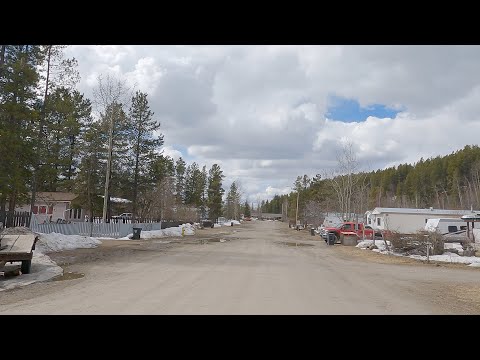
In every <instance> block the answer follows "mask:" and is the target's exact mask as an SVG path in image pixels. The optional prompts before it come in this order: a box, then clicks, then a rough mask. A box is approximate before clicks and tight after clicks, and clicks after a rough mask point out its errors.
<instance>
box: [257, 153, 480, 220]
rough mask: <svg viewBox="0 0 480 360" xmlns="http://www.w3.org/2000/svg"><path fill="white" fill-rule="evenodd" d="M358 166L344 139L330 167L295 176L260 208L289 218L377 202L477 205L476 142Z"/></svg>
mask: <svg viewBox="0 0 480 360" xmlns="http://www.w3.org/2000/svg"><path fill="white" fill-rule="evenodd" d="M358 168H359V163H358V161H357V159H356V157H355V153H354V151H353V149H352V146H351V144H350V145H349V144H347V145H345V146H344V147H343V149H342V151H341V153H340V154H339V155H338V157H337V167H336V168H335V169H334V170H332V171H330V172H326V171H324V172H323V174H317V175H315V176H313V177H310V176H308V175H306V174H305V175H303V176H298V177H297V179H296V180H295V182H294V184H293V187H294V189H295V190H294V191H292V192H291V193H290V194H288V195H281V196H280V195H275V196H274V197H273V199H271V200H270V201H266V202H265V201H263V202H262V204H261V211H263V212H274V213H281V212H282V210H283V212H284V214H285V215H286V217H288V218H289V219H290V220H295V219H296V217H297V213H298V218H299V220H301V221H304V222H308V223H315V221H318V219H319V218H321V216H322V214H323V213H325V212H336V213H339V214H342V216H343V217H344V218H352V217H354V216H356V214H364V213H365V211H367V210H372V209H373V208H375V207H405V208H429V207H434V208H437V209H471V208H473V209H474V210H475V209H477V210H478V209H480V147H479V146H477V145H466V146H465V147H464V148H463V149H460V150H457V151H454V152H452V153H450V154H449V155H446V156H437V157H431V158H428V159H423V158H420V160H418V161H417V162H415V163H413V164H407V163H404V164H400V165H398V166H393V167H389V168H386V169H383V170H375V171H369V172H368V171H358ZM297 198H298V212H297V207H296V203H297ZM352 220H353V219H352Z"/></svg>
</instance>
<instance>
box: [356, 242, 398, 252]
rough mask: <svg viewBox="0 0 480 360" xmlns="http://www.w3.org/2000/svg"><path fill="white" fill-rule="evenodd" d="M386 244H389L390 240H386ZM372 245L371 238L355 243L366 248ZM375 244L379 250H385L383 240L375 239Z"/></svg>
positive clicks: (361, 247) (358, 246)
mask: <svg viewBox="0 0 480 360" xmlns="http://www.w3.org/2000/svg"><path fill="white" fill-rule="evenodd" d="M387 244H388V246H390V241H387ZM371 245H373V240H363V241H360V242H359V243H358V244H357V248H360V249H366V248H367V247H369V246H371ZM375 245H376V246H377V248H378V250H379V251H383V250H386V249H387V248H386V247H385V242H384V241H383V240H375Z"/></svg>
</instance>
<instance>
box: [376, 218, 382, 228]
mask: <svg viewBox="0 0 480 360" xmlns="http://www.w3.org/2000/svg"><path fill="white" fill-rule="evenodd" d="M381 220H382V219H381V218H377V225H378V226H380V225H381Z"/></svg>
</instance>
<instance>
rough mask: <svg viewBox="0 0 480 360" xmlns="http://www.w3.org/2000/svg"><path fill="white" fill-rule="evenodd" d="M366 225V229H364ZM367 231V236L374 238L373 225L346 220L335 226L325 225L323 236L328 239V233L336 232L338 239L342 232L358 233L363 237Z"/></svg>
mask: <svg viewBox="0 0 480 360" xmlns="http://www.w3.org/2000/svg"><path fill="white" fill-rule="evenodd" d="M364 227H365V229H364ZM364 231H365V238H367V239H373V234H374V231H373V229H372V227H371V226H369V225H365V226H364V224H363V223H357V222H353V221H346V222H344V223H340V224H337V225H336V226H335V227H325V228H323V230H322V233H321V235H322V238H323V239H324V240H325V241H326V240H327V239H328V233H334V234H335V236H336V238H337V241H338V239H340V235H341V234H342V233H351V232H354V233H356V234H357V235H358V236H359V237H363V233H364Z"/></svg>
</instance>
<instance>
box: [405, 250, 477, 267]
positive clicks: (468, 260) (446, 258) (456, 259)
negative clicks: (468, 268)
mask: <svg viewBox="0 0 480 360" xmlns="http://www.w3.org/2000/svg"><path fill="white" fill-rule="evenodd" d="M409 257H411V258H412V259H418V260H427V257H426V256H421V255H410V256H409ZM430 260H431V261H441V262H448V263H458V264H479V265H474V266H480V258H478V257H475V256H460V255H457V254H455V253H449V252H447V253H445V254H443V255H432V256H430Z"/></svg>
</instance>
